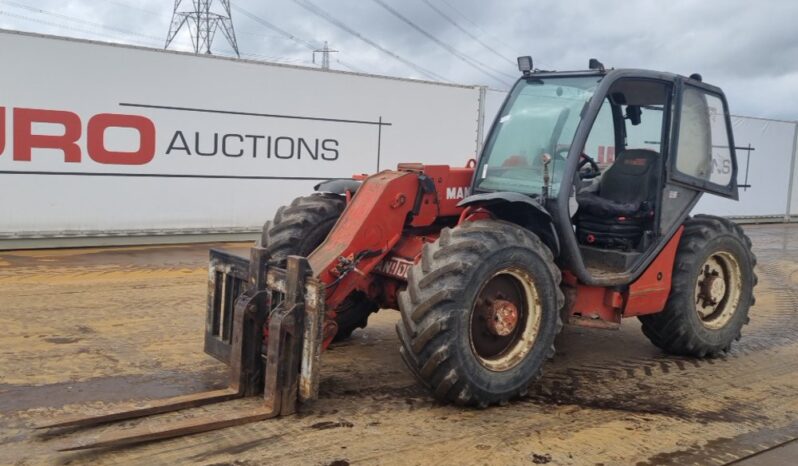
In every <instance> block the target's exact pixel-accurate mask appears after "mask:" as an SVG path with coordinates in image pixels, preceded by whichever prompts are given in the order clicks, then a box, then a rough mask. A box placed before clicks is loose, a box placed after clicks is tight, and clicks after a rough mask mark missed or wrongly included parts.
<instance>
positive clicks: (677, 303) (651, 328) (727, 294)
mask: <svg viewBox="0 0 798 466" xmlns="http://www.w3.org/2000/svg"><path fill="white" fill-rule="evenodd" d="M715 257H731V258H733V260H734V261H736V263H737V264H738V265H739V271H740V274H739V275H740V277H739V279H738V280H739V283H738V284H736V285H734V286H728V285H724V287H723V296H724V297H723V298H722V299H720V300H719V301H718V304H717V306H718V308H719V310H718V311H716V312H717V313H719V314H718V315H719V316H720V314H725V315H726V317H723V319H722V321H721V322H722V324H719V323H718V322H717V319H718V317H716V318H715V319H716V322H715V324H712V323H711V322H712V321H711V320H708V319H710V318H711V315H710V316H701V315H700V314H699V312H698V310H697V306H704V305H708V306H710V310H711V309H713V308H712V307H711V305H709V304H707V303H705V302H704V301H702V300H703V299H704V298H701V297H697V286H698V285H697V284H698V283H703V282H699V280H700V279H701V278H704V277H705V275H704V274H705V272H704V270H705V267H706V264H707V261H708V260H710V259H711V258H715ZM727 260H728V259H727ZM755 266H756V256H755V255H754V253H753V252H752V251H751V240H750V239H749V238H748V236H746V235H745V233H744V232H743V230H742V228H740V227H739V226H738V225H737V224H735V223H734V222H732V221H729V220H726V219H723V218H720V217H714V216H710V215H696V216H695V217H693V218H690V219H688V220H687V221H686V222H685V223H684V233H683V234H682V238H681V240H680V241H679V248H678V249H677V252H676V261H675V263H674V267H673V277H672V281H671V292H670V295H669V296H668V301H667V303H666V305H665V309H664V310H663V311H662V312H659V313H657V314H651V315H646V316H640V321H641V322H642V324H643V326H642V328H643V333H644V334H645V335H646V337H648V339H649V340H651V342H652V343H653V344H654V345H656V346H657V347H659V348H661V349H663V350H664V351H666V352H668V353H671V354H678V355H687V356H697V357H700V358H703V357H714V356H717V355H718V354H720V353H721V352H728V351H729V349H730V348H731V344H732V342H733V341H734V340H739V339H740V336H741V331H742V328H743V326H744V325H745V324H747V323H748V321H749V317H748V310H749V308H750V307H751V306H753V305H754V302H755V298H754V294H753V289H754V287H755V286H756V284H757V276H756V273H755V272H754V267H755ZM730 275H732V274H730ZM734 275H736V274H734ZM737 288H739V290H740V295H739V297H738V299H736V302H737V304H736V305H731V304H729V303H733V302H734V301H735V300H734V299H733V298H731V297H732V296H734V295H735V294H736V292H734V291H732V289H737ZM698 296H702V295H698ZM724 302H725V303H726V304H728V306H726V307H724V308H721V307H720V306H722V305H723V303H724ZM698 303H701V304H698Z"/></svg>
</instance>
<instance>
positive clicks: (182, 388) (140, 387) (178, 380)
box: [0, 368, 227, 414]
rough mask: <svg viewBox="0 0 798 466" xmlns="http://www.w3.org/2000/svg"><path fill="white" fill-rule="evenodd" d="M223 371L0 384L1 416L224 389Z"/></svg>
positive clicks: (219, 369)
mask: <svg viewBox="0 0 798 466" xmlns="http://www.w3.org/2000/svg"><path fill="white" fill-rule="evenodd" d="M225 375H226V374H225V371H224V370H223V369H222V368H218V369H217V368H213V369H210V370H207V371H204V372H198V373H197V372H176V371H169V372H164V371H161V372H160V373H157V374H154V375H152V376H119V377H97V378H93V379H88V380H82V381H79V382H60V383H54V384H48V385H38V386H37V385H11V384H0V413H5V414H7V413H11V412H14V411H24V410H28V409H32V408H59V407H61V406H64V405H66V404H72V403H88V402H94V401H103V402H105V403H113V402H119V401H128V400H137V399H155V398H167V397H170V396H177V395H184V394H186V393H193V392H199V391H204V390H216V389H220V388H224V387H225V386H227V380H226V378H225Z"/></svg>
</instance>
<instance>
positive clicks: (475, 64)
mask: <svg viewBox="0 0 798 466" xmlns="http://www.w3.org/2000/svg"><path fill="white" fill-rule="evenodd" d="M372 1H373V2H374V3H376V4H377V5H379V6H381V7H382V8H384V9H385V10H387V11H388V12H389V13H390V14H392V15H394V16H395V17H397V18H398V19H399V20H401V21H402V22H404V23H405V24H407V25H408V26H410V27H411V28H413V29H415V30H416V31H418V32H419V33H421V34H422V35H424V36H425V37H427V38H428V39H429V40H431V41H433V42H435V43H436V44H438V45H440V46H441V47H443V48H444V49H445V50H446V51H448V52H449V53H451V54H452V55H454V56H455V57H457V58H459V59H460V61H462V62H464V63H465V64H467V65H469V66H470V67H472V68H474V69H475V70H477V71H480V72H482V73H484V74H485V75H487V76H490V77H491V78H493V79H495V80H497V81H499V82H501V83H503V84H505V85H508V86H509V83H508V82H506V81H504V80H503V79H502V78H500V77H498V76H496V75H495V74H493V73H491V71H489V70H492V71H495V72H496V73H499V74H504V75H506V76H507V77H510V78H512V77H511V76H510V75H508V74H506V73H503V72H501V71H498V70H495V69H493V68H491V67H489V66H488V65H486V64H484V63H482V62H480V61H479V60H477V59H475V58H470V57H468V56H466V55H465V54H463V53H462V52H460V51H459V50H457V49H455V48H454V47H452V46H451V45H449V44H447V43H445V42H443V41H442V40H440V39H438V38H437V37H435V36H433V35H432V34H430V33H429V32H427V31H426V30H425V29H423V28H422V27H421V26H419V25H417V24H416V23H414V22H413V21H411V20H410V19H408V18H407V17H406V16H404V15H402V14H401V13H399V12H398V11H396V10H394V9H393V8H391V7H390V6H389V5H388V4H386V3H385V2H383V1H382V0H372Z"/></svg>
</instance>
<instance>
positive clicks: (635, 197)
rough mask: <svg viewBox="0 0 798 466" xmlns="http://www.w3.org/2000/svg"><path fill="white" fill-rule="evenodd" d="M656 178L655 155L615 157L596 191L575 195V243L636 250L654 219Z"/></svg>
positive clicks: (630, 152)
mask: <svg viewBox="0 0 798 466" xmlns="http://www.w3.org/2000/svg"><path fill="white" fill-rule="evenodd" d="M659 175H660V170H659V153H657V152H655V151H653V150H648V149H630V150H626V151H623V152H621V153H619V154H618V156H617V157H616V158H615V163H613V164H612V166H611V167H610V168H608V169H607V171H605V172H604V174H603V175H602V177H601V181H600V182H599V185H598V189H597V190H591V191H582V192H580V193H579V194H577V195H576V200H577V202H578V203H579V210H578V211H577V215H576V232H577V237H578V239H579V242H580V243H582V244H586V245H590V246H597V247H603V248H617V249H624V250H631V249H636V248H638V247H639V246H640V241H641V238H642V237H643V232H644V231H645V230H647V229H650V227H651V221H652V219H653V218H654V205H655V203H656V199H657V190H658V187H659Z"/></svg>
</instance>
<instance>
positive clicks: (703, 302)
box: [695, 251, 742, 329]
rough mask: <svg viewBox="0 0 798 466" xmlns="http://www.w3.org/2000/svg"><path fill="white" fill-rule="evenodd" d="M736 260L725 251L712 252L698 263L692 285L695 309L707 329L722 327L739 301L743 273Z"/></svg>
mask: <svg viewBox="0 0 798 466" xmlns="http://www.w3.org/2000/svg"><path fill="white" fill-rule="evenodd" d="M740 270H741V269H740V264H739V263H738V262H737V259H736V258H735V257H734V256H733V255H732V254H731V253H728V252H725V251H722V252H717V253H715V254H712V255H711V256H709V258H707V260H706V261H705V262H704V265H702V266H701V270H700V271H699V273H698V278H697V279H696V284H695V309H696V313H698V317H699V319H701V323H702V324H704V326H705V327H707V328H710V329H720V328H722V327H723V326H725V325H726V324H727V323H728V322H729V320H731V318H732V316H733V315H734V311H735V310H737V305H738V304H739V302H740V294H741V284H742V283H741V282H742V278H741V277H742V274H741V272H740Z"/></svg>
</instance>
